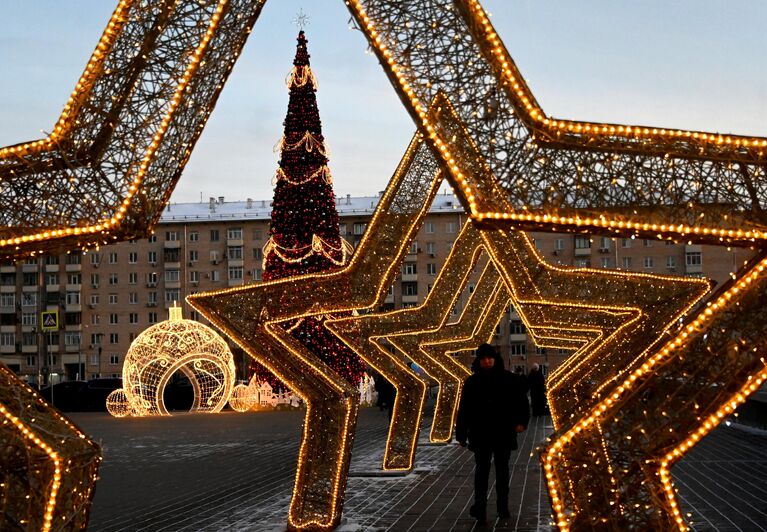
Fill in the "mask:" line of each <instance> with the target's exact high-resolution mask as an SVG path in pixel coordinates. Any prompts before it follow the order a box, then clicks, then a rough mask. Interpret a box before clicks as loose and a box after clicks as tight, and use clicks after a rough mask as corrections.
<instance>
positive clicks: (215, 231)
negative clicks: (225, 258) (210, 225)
mask: <svg viewBox="0 0 767 532" xmlns="http://www.w3.org/2000/svg"><path fill="white" fill-rule="evenodd" d="M219 239H220V236H219V234H218V229H211V230H210V241H211V242H218V241H219Z"/></svg>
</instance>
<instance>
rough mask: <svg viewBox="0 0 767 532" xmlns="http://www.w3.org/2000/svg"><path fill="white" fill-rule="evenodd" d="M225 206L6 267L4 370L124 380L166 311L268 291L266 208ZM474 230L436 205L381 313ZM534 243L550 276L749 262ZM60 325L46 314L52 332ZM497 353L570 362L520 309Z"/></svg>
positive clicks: (709, 271) (414, 301)
mask: <svg viewBox="0 0 767 532" xmlns="http://www.w3.org/2000/svg"><path fill="white" fill-rule="evenodd" d="M224 199H225V198H223V197H219V198H210V200H209V201H208V202H202V203H193V204H171V205H169V206H168V207H167V209H166V210H165V212H164V213H163V216H162V218H161V220H160V223H159V224H158V225H157V227H156V229H155V234H154V235H153V236H152V237H151V238H149V239H144V240H136V241H131V242H123V243H119V244H115V245H112V246H108V247H104V248H101V249H97V250H93V251H90V252H88V253H86V254H81V253H70V254H65V255H61V256H43V257H37V258H32V259H28V260H25V261H20V262H17V263H4V264H2V265H0V360H2V362H4V363H5V364H7V365H8V366H9V367H11V369H13V371H15V372H16V373H17V374H18V375H20V376H21V377H22V378H23V379H24V380H26V381H28V382H31V383H37V382H43V383H48V382H54V383H55V382H59V381H62V380H73V379H78V378H79V379H83V378H86V379H91V378H97V377H120V376H121V371H122V364H123V361H124V357H125V354H126V352H127V351H128V348H129V346H130V344H131V342H132V341H133V339H134V338H135V337H136V336H137V335H138V334H140V333H141V332H142V331H143V330H144V329H146V328H147V327H149V326H150V325H153V324H155V323H157V322H159V321H162V320H165V319H167V317H168V310H167V309H168V307H170V306H172V305H173V304H174V303H175V302H178V304H179V305H181V306H182V307H183V309H184V316H185V317H187V318H190V319H197V320H201V318H200V316H198V315H196V313H195V312H194V311H192V309H191V308H190V307H189V306H188V305H187V304H186V303H185V301H184V298H185V297H186V296H187V295H189V294H192V293H196V292H202V291H208V290H217V289H222V288H227V287H232V286H239V285H242V284H247V283H250V282H253V281H258V280H260V279H261V272H262V265H261V263H262V258H263V251H262V248H263V246H264V244H265V243H266V241H267V240H268V238H269V218H270V205H269V201H267V200H261V201H254V200H251V199H248V200H247V201H244V202H226V201H224ZM378 199H379V197H355V198H352V197H350V196H346V197H345V198H339V199H338V200H337V204H338V205H337V208H338V212H339V215H340V219H341V234H342V236H343V237H344V238H346V239H347V240H348V241H349V242H350V243H352V244H353V245H355V246H356V245H357V244H358V243H359V241H360V240H361V238H362V236H363V234H364V232H365V229H366V227H367V223H368V221H369V220H370V217H371V215H372V214H373V211H374V209H375V207H376V205H377V203H378ZM466 219H467V217H466V215H465V213H464V212H463V210H462V208H461V206H460V204H459V203H458V202H457V200H456V199H455V197H454V196H453V195H452V194H451V193H447V192H445V193H441V194H440V195H438V196H437V198H436V200H435V202H434V204H433V205H432V207H431V209H430V211H429V214H428V215H427V217H426V220H425V222H424V225H423V226H422V227H421V228H420V230H419V232H418V235H417V237H416V240H415V242H414V243H413V244H412V246H411V248H410V250H409V252H408V254H407V255H406V257H405V259H404V261H403V264H402V268H401V271H400V274H399V276H398V277H397V280H396V282H395V283H394V285H393V286H392V287H391V289H390V291H389V293H388V294H387V296H386V299H385V301H384V306H383V308H384V309H399V308H406V307H410V306H415V305H418V304H420V303H422V302H423V301H424V299H425V298H426V295H427V294H428V292H429V289H430V288H431V285H432V283H433V282H434V279H435V278H436V276H437V274H438V272H439V270H440V268H441V267H442V265H443V263H444V262H445V259H446V258H447V256H448V254H449V252H450V249H451V247H452V245H453V242H454V240H455V238H456V237H457V235H458V233H459V231H460V229H461V227H462V226H463V224H464V223H465V221H466ZM531 237H532V238H533V240H534V242H535V246H536V248H537V249H538V250H539V252H540V254H541V256H542V257H543V258H544V259H545V260H547V261H549V262H551V263H553V264H560V265H567V266H576V267H591V268H605V269H613V268H618V269H622V270H631V271H643V272H653V273H666V274H674V275H694V276H702V275H705V276H706V277H710V278H713V279H714V280H715V281H716V282H718V283H722V282H724V281H725V280H727V279H728V277H729V276H730V274H731V273H732V272H734V271H736V270H737V269H738V268H739V267H740V266H742V264H743V262H744V261H746V260H748V259H749V258H750V257H751V254H750V252H749V251H748V250H743V249H737V248H732V249H725V248H719V247H711V246H688V245H684V244H673V243H666V242H663V241H658V240H641V239H614V238H608V237H601V236H593V237H590V236H588V235H569V234H558V233H552V234H549V233H532V234H531ZM479 271H481V267H478V268H476V269H475V274H474V278H473V280H472V281H470V283H469V285H468V286H467V287H466V289H465V290H464V291H463V293H462V294H461V296H460V297H459V300H458V303H457V305H456V307H455V309H453V316H455V317H456V318H457V317H458V315H459V313H460V312H461V310H462V309H463V306H464V305H465V304H466V301H467V300H468V298H469V296H470V293H471V291H472V289H473V286H474V282H476V278H477V276H478V272H479ZM43 312H48V313H53V316H56V317H58V323H56V324H55V326H51V327H44V325H46V324H45V323H43V316H42V313H43ZM51 319H52V318H51V315H50V314H49V315H48V316H47V317H46V320H47V321H50V320H51ZM202 321H204V320H202ZM47 325H53V324H52V323H47ZM44 329H45V330H44ZM493 344H495V345H496V346H497V348H498V349H499V351H500V353H501V355H502V356H503V357H504V359H505V360H506V361H507V363H508V364H509V366H510V367H512V368H515V367H521V368H525V367H527V366H529V365H531V364H532V363H538V364H541V365H543V366H544V368H545V369H546V370H551V369H553V368H554V367H556V366H557V365H558V364H559V363H561V361H562V360H564V358H566V357H567V356H568V355H569V353H568V352H567V351H560V350H551V349H549V350H546V349H539V348H536V347H535V346H534V344H532V342H531V341H530V340H529V338H528V335H527V334H526V332H525V327H524V324H523V323H522V321H521V320H520V318H519V316H518V315H517V314H516V313H515V312H514V310H513V308H511V307H510V308H509V311H508V312H507V313H506V315H505V316H504V317H503V318H502V319H501V321H500V323H499V325H498V327H497V329H496V333H495V335H494V338H493ZM235 353H237V350H235ZM245 358H246V357H245V356H244V355H243V354H242V353H241V352H239V354H236V360H237V364H238V372H239V373H240V375H239V376H240V377H241V378H246V377H247V374H246V373H247V368H248V363H247V361H246V360H245Z"/></svg>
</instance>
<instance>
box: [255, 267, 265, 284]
mask: <svg viewBox="0 0 767 532" xmlns="http://www.w3.org/2000/svg"><path fill="white" fill-rule="evenodd" d="M262 275H263V272H262V271H261V268H255V269H254V270H253V280H254V281H260V280H261V279H262Z"/></svg>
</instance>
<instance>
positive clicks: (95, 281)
mask: <svg viewBox="0 0 767 532" xmlns="http://www.w3.org/2000/svg"><path fill="white" fill-rule="evenodd" d="M100 280H101V278H100V277H99V274H97V273H92V274H91V288H98V287H99V284H101V283H100Z"/></svg>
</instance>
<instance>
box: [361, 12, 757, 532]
mask: <svg viewBox="0 0 767 532" xmlns="http://www.w3.org/2000/svg"><path fill="white" fill-rule="evenodd" d="M395 4H396V3H394V2H389V1H384V0H350V2H349V7H350V9H351V11H352V13H353V16H354V18H355V21H356V22H357V24H358V25H359V27H360V29H361V30H362V31H363V32H364V33H365V34H366V35H367V37H368V41H369V43H370V44H371V46H372V48H373V50H374V52H375V53H376V54H377V56H378V58H379V60H380V61H381V63H382V65H383V66H384V68H385V70H386V72H387V74H388V75H389V77H390V80H391V81H392V83H393V85H394V86H395V88H396V89H397V91H398V92H399V94H400V97H401V99H402V101H403V102H404V103H405V105H406V107H407V108H408V110H409V111H410V112H411V115H412V117H413V119H414V120H415V121H416V123H417V124H418V125H419V127H421V128H422V130H423V131H424V132H425V133H426V134H427V135H428V137H429V138H430V139H431V141H432V142H433V144H434V146H435V148H436V149H437V150H438V151H437V153H439V154H440V156H441V157H442V158H443V160H444V161H445V162H446V163H447V167H448V168H450V170H451V172H452V173H453V174H454V177H455V179H456V181H457V182H458V183H460V184H461V186H462V188H463V189H464V192H463V195H464V197H466V199H467V200H468V209H469V214H470V216H471V217H472V218H473V219H476V220H478V221H480V222H485V223H487V224H493V225H495V226H497V227H517V228H523V229H535V230H553V229H554V228H556V230H558V231H562V230H565V231H573V232H587V233H596V234H607V235H610V236H623V237H629V236H632V235H633V236H640V237H644V238H663V239H671V240H674V241H686V242H697V243H709V244H715V245H730V244H733V245H743V246H755V247H759V248H763V247H764V244H763V241H764V240H765V237H766V236H767V233H765V230H764V229H765V225H764V221H763V219H762V215H761V213H762V212H764V208H763V206H762V203H763V198H764V197H765V191H766V190H767V184H766V183H765V181H766V179H765V153H766V152H767V139H765V138H756V137H746V136H737V135H722V134H717V133H706V132H697V131H686V130H680V129H664V128H657V127H645V126H633V125H619V124H600V123H594V122H576V121H571V120H560V119H554V118H551V117H549V116H547V115H546V114H545V113H544V112H543V110H542V109H541V108H540V106H539V105H538V104H537V102H536V101H535V98H534V96H533V95H532V93H531V91H530V89H529V88H528V87H527V85H526V83H525V82H524V79H523V77H522V75H521V74H520V73H519V71H518V70H517V68H516V65H515V64H514V62H513V60H512V59H511V57H510V56H509V54H508V52H507V51H506V49H505V47H504V45H503V43H502V41H501V39H500V37H499V36H498V35H497V33H496V32H495V30H494V29H493V27H492V24H491V23H490V20H489V18H488V16H487V15H486V14H485V12H484V11H483V10H482V8H481V6H480V4H479V2H477V1H476V0H455V1H453V0H431V1H429V2H426V1H425V0H423V1H421V0H416V1H414V2H409V3H408V9H407V10H403V9H400V7H399V6H397V5H395ZM424 42H428V43H429V46H418V45H417V44H418V43H424ZM443 72H450V74H451V75H450V76H443V75H442V73H443ZM440 91H443V92H445V93H446V94H447V95H448V97H449V98H450V100H451V103H452V104H453V105H454V106H455V108H456V110H457V114H458V118H459V121H460V122H461V123H463V124H464V125H465V127H466V129H467V130H468V131H469V132H470V133H471V135H472V137H473V139H474V141H475V142H476V144H477V145H478V146H482V149H481V153H482V156H483V161H484V162H486V163H487V164H489V165H490V167H491V169H492V171H493V173H495V175H496V176H497V177H498V179H499V181H500V182H501V183H503V184H504V192H505V193H506V195H507V196H508V198H509V200H510V201H509V203H508V204H507V205H506V206H503V205H502V206H500V207H502V208H495V207H498V205H488V204H483V203H482V202H483V200H485V199H487V197H488V196H486V195H483V192H484V191H482V190H480V189H477V188H474V186H473V184H470V183H469V182H468V178H469V177H470V176H471V174H472V171H473V170H474V168H467V167H466V164H467V162H469V161H467V160H463V159H462V158H461V154H460V153H459V152H460V149H459V150H457V151H456V150H455V146H454V145H453V142H452V137H451V136H449V135H444V134H443V133H444V132H441V131H438V129H439V127H440V126H439V125H438V124H436V123H434V122H432V121H431V120H430V118H429V117H428V106H429V105H430V103H431V102H432V101H433V100H434V98H435V96H436V95H437V94H438V93H439V92H440ZM487 207H490V208H487ZM507 207H510V208H507ZM760 256H761V255H760ZM759 260H761V259H759ZM759 260H757V261H756V262H755V263H754V264H752V265H749V267H748V268H745V269H743V270H742V271H741V272H739V274H738V276H737V280H736V281H734V283H736V286H734V287H733V288H732V291H727V288H726V287H720V289H719V291H718V296H719V297H716V298H715V299H714V301H713V302H709V304H708V305H707V306H706V309H705V310H704V311H703V312H702V313H701V314H700V315H699V316H698V317H696V318H691V322H690V323H689V324H688V325H687V326H686V327H685V329H684V330H683V331H682V332H680V333H678V334H677V333H674V334H672V338H673V339H672V340H670V341H669V343H668V344H667V347H664V348H662V349H661V348H660V347H658V348H657V349H660V350H659V351H658V350H656V352H655V354H653V353H652V352H646V353H644V354H643V355H642V356H641V357H640V359H639V360H633V361H632V362H633V363H634V365H635V366H637V365H638V366H637V367H636V369H633V370H632V371H630V372H626V371H624V372H623V373H624V375H625V377H626V378H625V379H623V378H621V379H613V380H612V381H611V382H610V387H609V389H606V390H603V394H602V395H603V399H601V400H600V402H599V403H598V404H596V405H593V406H592V408H591V409H590V410H589V412H586V413H585V414H584V415H582V416H581V417H580V419H579V420H576V421H575V422H573V423H571V425H572V428H571V429H569V430H567V431H566V432H565V433H563V434H561V435H560V434H557V436H556V438H555V440H554V441H552V443H551V444H550V445H549V448H548V451H547V453H546V454H545V456H544V467H545V469H546V476H547V482H548V486H549V493H550V496H551V499H552V503H553V504H552V506H553V508H554V509H555V513H556V518H557V519H556V522H557V525H558V526H559V527H560V528H561V529H563V530H566V529H569V528H570V527H589V526H593V523H596V522H599V523H603V522H607V523H610V524H611V526H613V527H617V528H620V527H625V526H631V527H633V528H637V529H650V528H664V527H668V526H675V527H681V528H684V526H685V524H684V519H683V518H682V517H681V512H680V510H679V508H678V503H677V502H676V500H675V497H674V489H673V486H672V485H671V481H670V477H669V475H668V467H670V465H671V464H673V463H674V462H675V461H676V460H678V459H679V458H680V457H681V456H683V455H684V453H685V452H686V451H687V450H689V448H690V447H692V445H694V443H695V442H697V441H698V439H700V438H701V437H702V436H703V435H705V434H706V433H707V432H708V431H709V430H711V428H713V427H714V426H716V424H717V423H718V422H719V421H720V420H721V419H722V418H723V417H724V416H725V415H726V414H727V412H728V411H731V410H732V409H734V408H735V407H736V406H737V405H738V404H739V403H740V402H742V401H744V400H745V399H744V398H745V397H746V396H747V394H748V393H750V392H752V391H754V390H755V389H756V388H757V387H758V384H759V383H761V382H762V381H763V380H764V379H765V377H767V370H766V369H765V363H764V359H763V357H761V356H760V355H759V354H758V352H759V350H760V347H761V343H760V342H761V341H763V340H761V338H764V335H763V334H762V335H761V337H760V336H759V335H758V334H755V333H756V332H758V331H761V330H762V329H763V328H764V326H765V323H766V322H767V315H765V314H764V312H763V310H762V309H761V308H760V307H759V306H758V305H757V306H751V307H750V310H751V312H750V313H749V312H746V306H747V305H746V304H745V301H746V300H748V301H749V302H750V303H752V305H756V303H754V302H753V300H752V299H751V298H755V297H756V296H755V293H756V291H757V290H758V289H759V287H760V286H761V284H762V283H761V280H762V274H763V267H764V264H762V263H761V262H759ZM738 284H739V285H738ZM733 316H735V317H733ZM693 324H695V328H694V329H693V330H689V327H691V326H693ZM719 324H721V325H722V328H719V329H717V328H716V327H715V326H716V325H719ZM700 329H703V330H700ZM714 331H716V332H717V334H718V335H719V336H723V337H725V338H731V339H732V342H735V344H732V345H729V346H728V345H727V343H726V342H724V341H723V342H722V343H720V344H719V345H717V346H714V345H711V344H710V345H706V339H707V338H710V337H711V334H712V333H713V332H714ZM752 339H753V340H752ZM741 340H742V341H743V343H741ZM736 345H737V349H735V347H736ZM733 352H737V353H738V356H732V355H731V356H730V358H731V360H730V362H731V363H732V364H733V365H732V366H731V367H729V369H728V370H727V371H726V372H719V371H717V369H718V367H719V364H718V363H715V361H717V359H718V358H719V357H722V356H723V355H724V354H732V353H733ZM624 369H625V368H624ZM679 389H683V390H686V391H687V392H688V393H686V394H682V393H675V392H676V391H677V390H679ZM648 396H652V397H653V398H654V399H656V400H657V401H659V402H658V403H654V404H655V407H654V408H653V409H648V408H647V407H646V405H645V402H646V400H647V397H648ZM645 416H646V417H645ZM608 420H609V423H610V424H611V430H604V427H605V424H606V423H607V422H608ZM656 429H657V430H656ZM650 432H652V433H655V434H663V436H664V437H663V438H662V439H661V440H654V441H653V440H648V438H647V434H649V433H650ZM637 433H638V434H639V435H641V437H632V438H631V440H629V439H628V437H629V436H632V434H637ZM669 448H670V449H673V452H671V453H669V451H668V449H669ZM598 449H602V450H603V452H604V454H603V456H602V457H601V458H603V459H601V460H600V461H599V463H600V468H591V467H589V468H584V467H580V468H579V467H577V465H578V464H586V463H589V464H593V463H594V461H595V460H596V457H595V456H594V453H595V452H597V450H598ZM640 457H641V458H640ZM568 464H572V465H573V467H572V468H569V466H568ZM592 474H593V476H594V478H593V479H592V480H591V481H590V482H586V481H585V477H586V476H588V475H592ZM582 479H583V480H584V481H583V482H582V481H581V480H582ZM595 484H599V486H601V487H603V486H611V488H610V489H609V490H604V489H602V488H601V487H600V489H591V488H593V486H594V485H595ZM616 508H619V510H620V511H616V510H615V509H616ZM592 519H593V521H592Z"/></svg>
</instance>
